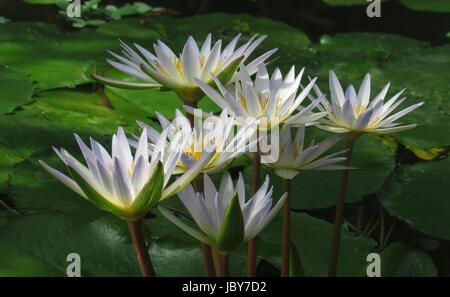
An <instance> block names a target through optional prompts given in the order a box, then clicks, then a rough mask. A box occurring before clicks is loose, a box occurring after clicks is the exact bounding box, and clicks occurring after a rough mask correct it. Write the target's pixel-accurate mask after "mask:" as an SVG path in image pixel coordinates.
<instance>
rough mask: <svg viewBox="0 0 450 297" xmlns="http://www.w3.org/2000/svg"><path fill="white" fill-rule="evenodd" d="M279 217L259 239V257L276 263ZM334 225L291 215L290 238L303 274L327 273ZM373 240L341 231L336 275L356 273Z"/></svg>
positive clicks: (371, 250) (364, 260)
mask: <svg viewBox="0 0 450 297" xmlns="http://www.w3.org/2000/svg"><path fill="white" fill-rule="evenodd" d="M281 227H282V220H281V216H278V217H277V218H276V219H275V220H274V221H273V222H272V223H271V224H270V225H269V226H268V227H267V229H266V230H265V231H263V233H262V234H261V236H260V238H259V239H258V244H259V243H260V245H261V246H260V250H261V256H262V257H263V258H265V259H267V260H269V261H270V262H272V263H273V264H274V265H276V266H279V263H280V251H281V244H280V243H281V229H282V228H281ZM332 233H333V225H331V224H329V223H327V222H325V221H322V220H319V219H316V218H314V217H311V216H309V215H306V214H298V213H292V214H291V240H292V242H293V243H294V244H295V246H296V248H297V251H298V253H299V254H300V258H301V261H302V266H303V269H304V274H305V275H306V276H327V275H328V264H329V257H330V253H331V238H332ZM375 247H376V242H375V241H373V240H372V239H368V238H365V237H357V236H355V235H353V234H352V233H350V232H349V231H347V230H346V229H344V230H343V232H342V238H341V247H340V252H339V265H338V276H355V275H357V274H358V273H359V272H360V271H361V270H362V268H363V267H365V265H366V264H367V262H366V257H367V255H368V254H369V253H371V252H373V251H374V250H375Z"/></svg>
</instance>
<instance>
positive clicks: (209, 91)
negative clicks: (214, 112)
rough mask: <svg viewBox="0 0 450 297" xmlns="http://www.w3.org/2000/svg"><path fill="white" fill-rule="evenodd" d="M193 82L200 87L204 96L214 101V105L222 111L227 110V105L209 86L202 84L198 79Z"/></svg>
mask: <svg viewBox="0 0 450 297" xmlns="http://www.w3.org/2000/svg"><path fill="white" fill-rule="evenodd" d="M195 82H196V83H197V85H198V86H199V87H200V89H202V91H203V92H205V94H206V95H207V96H208V97H209V98H211V100H212V101H214V103H216V104H217V105H218V106H219V107H220V108H222V109H225V108H227V103H226V102H225V100H224V99H223V97H222V96H221V95H219V93H218V92H217V91H216V90H214V89H213V88H212V87H211V86H209V85H208V84H206V83H204V82H203V81H201V80H199V79H196V80H195Z"/></svg>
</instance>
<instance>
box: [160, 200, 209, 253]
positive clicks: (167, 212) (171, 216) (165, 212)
mask: <svg viewBox="0 0 450 297" xmlns="http://www.w3.org/2000/svg"><path fill="white" fill-rule="evenodd" d="M158 209H159V211H160V212H161V214H162V215H163V216H165V217H166V219H168V220H169V221H171V222H172V223H173V224H175V225H176V226H177V227H179V228H180V229H181V230H183V231H184V232H186V233H187V234H189V235H190V236H192V237H194V238H195V239H197V240H198V241H200V242H202V243H204V244H207V245H209V246H215V244H214V242H213V241H212V240H211V239H209V237H207V236H206V235H205V234H204V233H202V232H200V231H198V230H196V229H194V228H192V227H191V226H189V225H188V224H186V223H185V222H183V221H182V220H181V219H180V218H178V217H177V216H175V215H174V214H173V213H172V211H170V210H169V209H167V208H165V207H163V206H158Z"/></svg>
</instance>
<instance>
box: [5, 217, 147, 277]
mask: <svg viewBox="0 0 450 297" xmlns="http://www.w3.org/2000/svg"><path fill="white" fill-rule="evenodd" d="M0 238H1V240H0V241H1V242H2V243H3V244H7V245H9V246H13V247H14V248H15V249H16V251H17V252H18V253H21V254H27V255H29V256H30V257H33V258H34V259H36V261H39V262H40V263H43V262H45V263H46V264H47V265H51V266H52V267H54V268H55V270H57V271H59V275H64V274H65V272H66V268H67V265H68V264H69V262H67V261H66V257H67V255H68V254H70V253H77V254H79V255H80V258H81V275H82V276H120V275H121V276H133V275H135V276H137V275H139V272H138V271H139V267H138V265H137V262H136V260H135V256H134V251H133V247H132V246H131V243H130V240H129V237H128V235H127V229H126V224H125V223H124V222H121V221H119V220H117V219H115V218H112V217H109V216H108V217H103V218H99V219H97V220H94V221H92V220H91V219H87V218H82V217H75V216H71V215H66V214H61V213H55V212H54V213H52V212H50V213H41V214H34V215H27V216H17V217H15V218H9V219H8V224H7V225H6V226H4V227H3V228H1V229H0ZM4 261H5V262H6V263H8V262H9V261H15V259H14V258H12V259H10V260H9V259H4ZM8 264H9V265H7V267H8V266H12V264H11V263H8ZM3 266H4V265H2V267H3ZM43 268H45V266H44V267H42V266H40V269H43ZM51 272H52V274H54V271H51ZM9 273H10V274H15V275H18V276H29V275H30V274H31V273H32V272H29V271H28V269H27V268H25V269H24V267H18V269H17V270H15V271H10V272H9ZM41 276H43V275H41Z"/></svg>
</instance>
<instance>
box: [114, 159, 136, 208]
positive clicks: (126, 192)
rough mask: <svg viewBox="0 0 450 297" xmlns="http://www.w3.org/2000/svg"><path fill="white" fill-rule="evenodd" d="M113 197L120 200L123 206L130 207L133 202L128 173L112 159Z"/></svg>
mask: <svg viewBox="0 0 450 297" xmlns="http://www.w3.org/2000/svg"><path fill="white" fill-rule="evenodd" d="M113 186H114V196H115V197H117V198H118V199H120V201H121V203H122V204H123V205H130V204H131V203H132V202H133V190H132V189H131V187H130V182H129V179H128V173H127V171H126V169H125V167H124V165H123V164H122V162H121V161H120V160H119V159H118V158H115V159H114V171H113Z"/></svg>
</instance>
